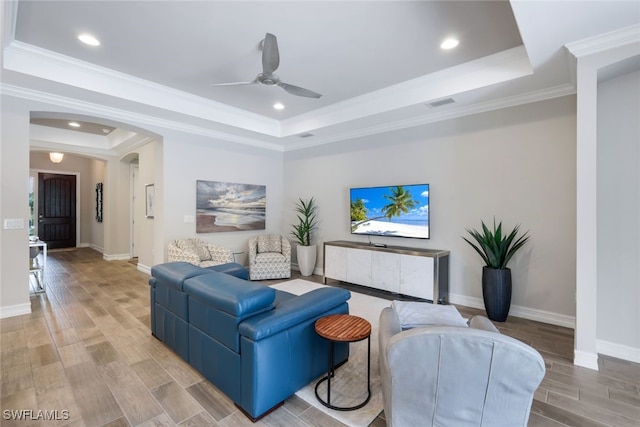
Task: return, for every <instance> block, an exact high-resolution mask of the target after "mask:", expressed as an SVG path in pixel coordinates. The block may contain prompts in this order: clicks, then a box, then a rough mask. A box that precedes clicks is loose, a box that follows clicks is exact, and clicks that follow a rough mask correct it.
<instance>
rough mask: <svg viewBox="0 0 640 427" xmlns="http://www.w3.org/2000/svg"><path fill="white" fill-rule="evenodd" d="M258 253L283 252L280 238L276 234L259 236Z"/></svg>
mask: <svg viewBox="0 0 640 427" xmlns="http://www.w3.org/2000/svg"><path fill="white" fill-rule="evenodd" d="M258 252H259V253H261V252H282V241H281V240H280V236H278V235H274V234H266V235H262V236H258Z"/></svg>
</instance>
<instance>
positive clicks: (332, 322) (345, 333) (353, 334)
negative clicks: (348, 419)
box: [315, 314, 371, 411]
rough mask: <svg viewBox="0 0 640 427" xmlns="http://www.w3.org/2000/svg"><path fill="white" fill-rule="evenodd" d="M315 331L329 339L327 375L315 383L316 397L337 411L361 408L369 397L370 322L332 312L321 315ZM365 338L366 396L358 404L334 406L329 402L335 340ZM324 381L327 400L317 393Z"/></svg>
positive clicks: (333, 370)
mask: <svg viewBox="0 0 640 427" xmlns="http://www.w3.org/2000/svg"><path fill="white" fill-rule="evenodd" d="M315 328H316V333H317V334H318V335H320V336H321V337H322V338H325V339H327V340H329V368H328V370H327V375H326V376H325V377H323V378H321V379H320V380H319V381H318V382H317V383H316V390H315V391H316V398H317V399H318V401H320V403H322V404H323V405H324V406H326V407H327V408H331V409H335V410H337V411H353V410H355V409H359V408H362V407H363V406H364V405H366V404H367V403H369V399H371V324H370V323H369V322H367V321H366V320H365V319H363V318H362V317H358V316H352V315H350V314H332V315H329V316H325V317H321V318H320V319H318V320H316V323H315ZM365 338H366V339H367V398H366V399H365V400H364V401H363V402H362V403H360V404H358V405H355V406H349V407H341V406H335V405H332V404H331V378H333V377H334V376H335V364H334V361H333V347H334V343H336V342H357V341H362V340H364V339H365ZM324 381H326V382H327V400H324V399H322V398H321V397H320V395H319V394H318V387H319V386H320V384H322V383H323V382H324Z"/></svg>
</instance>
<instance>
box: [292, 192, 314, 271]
mask: <svg viewBox="0 0 640 427" xmlns="http://www.w3.org/2000/svg"><path fill="white" fill-rule="evenodd" d="M295 210H296V213H297V216H298V223H297V224H294V225H293V230H292V231H291V234H293V236H294V237H295V238H296V240H297V241H298V247H297V248H296V254H297V256H298V267H299V268H300V274H302V275H303V276H311V274H312V273H313V269H314V268H315V267H316V255H317V254H316V252H317V251H316V245H312V244H311V234H312V233H313V232H314V231H315V230H316V228H317V226H318V222H317V214H316V210H317V205H316V202H315V200H314V199H313V197H312V198H310V199H308V200H303V199H299V200H298V202H297V203H296V207H295Z"/></svg>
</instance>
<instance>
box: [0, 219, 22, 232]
mask: <svg viewBox="0 0 640 427" xmlns="http://www.w3.org/2000/svg"><path fill="white" fill-rule="evenodd" d="M21 228H24V220H23V219H22V218H14V219H5V220H4V229H5V230H19V229H21Z"/></svg>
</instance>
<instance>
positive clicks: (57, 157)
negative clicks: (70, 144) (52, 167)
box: [49, 153, 64, 163]
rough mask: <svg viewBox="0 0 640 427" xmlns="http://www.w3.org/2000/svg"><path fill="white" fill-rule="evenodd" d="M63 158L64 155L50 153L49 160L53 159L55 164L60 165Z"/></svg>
mask: <svg viewBox="0 0 640 427" xmlns="http://www.w3.org/2000/svg"><path fill="white" fill-rule="evenodd" d="M63 157H64V154H62V153H49V159H51V161H52V162H53V163H60V162H61V161H62V158H63Z"/></svg>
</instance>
